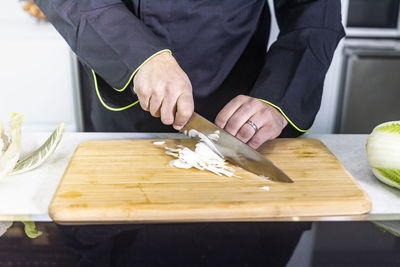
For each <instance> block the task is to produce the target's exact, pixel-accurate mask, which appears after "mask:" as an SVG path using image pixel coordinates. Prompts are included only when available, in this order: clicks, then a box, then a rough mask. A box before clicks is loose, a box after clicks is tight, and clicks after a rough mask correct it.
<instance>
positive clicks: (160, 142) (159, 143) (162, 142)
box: [153, 141, 165, 145]
mask: <svg viewBox="0 0 400 267" xmlns="http://www.w3.org/2000/svg"><path fill="white" fill-rule="evenodd" d="M153 144H155V145H163V144H165V141H154V142H153Z"/></svg>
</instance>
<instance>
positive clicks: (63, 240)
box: [0, 222, 400, 267]
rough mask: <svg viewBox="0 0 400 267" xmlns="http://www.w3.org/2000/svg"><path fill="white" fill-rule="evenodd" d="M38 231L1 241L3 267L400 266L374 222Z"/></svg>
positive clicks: (397, 242)
mask: <svg viewBox="0 0 400 267" xmlns="http://www.w3.org/2000/svg"><path fill="white" fill-rule="evenodd" d="M37 227H38V229H39V230H41V231H43V235H42V236H40V237H38V238H36V239H29V238H28V237H26V236H25V234H24V232H23V225H22V224H21V223H15V224H14V226H13V227H12V228H10V229H9V230H8V231H7V233H6V234H5V235H4V236H2V237H0V266H1V267H3V266H6V267H9V266H285V265H286V264H287V262H289V265H288V266H289V267H293V266H296V267H297V266H300V267H301V266H324V267H325V266H362V267H370V266H377V267H378V266H379V267H380V266H388V267H390V266H400V238H399V237H397V236H395V235H393V234H391V233H389V232H387V231H385V230H384V229H382V227H380V226H379V225H376V224H375V223H371V222H314V223H307V222H306V223H304V222H303V223H298V222H291V223H280V222H274V223H272V222H265V223H211V224H209V223H190V224H189V223H188V224H159V225H145V226H143V225H98V226H91V225H89V226H73V227H71V226H57V225H56V224H53V223H38V224H37ZM307 236H308V238H305V237H307ZM300 237H302V239H300V242H299V238H300ZM289 260H290V261H289Z"/></svg>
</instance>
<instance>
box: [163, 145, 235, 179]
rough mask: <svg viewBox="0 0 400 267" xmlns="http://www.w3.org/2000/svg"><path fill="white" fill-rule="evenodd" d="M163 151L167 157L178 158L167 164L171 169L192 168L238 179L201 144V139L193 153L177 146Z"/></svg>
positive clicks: (221, 160) (216, 156) (208, 148)
mask: <svg viewBox="0 0 400 267" xmlns="http://www.w3.org/2000/svg"><path fill="white" fill-rule="evenodd" d="M165 149H166V150H167V151H165V153H166V154H167V155H170V156H173V157H176V158H178V159H176V160H172V161H170V162H169V165H170V166H171V167H177V168H183V169H189V168H192V167H193V168H196V169H199V170H208V171H210V172H213V173H215V174H217V175H220V176H221V175H225V176H228V177H238V176H235V175H234V171H235V170H234V169H233V168H231V167H229V166H227V165H226V164H227V163H226V161H225V160H224V159H223V158H221V157H220V156H219V155H218V154H217V153H215V152H214V151H213V150H212V149H211V148H210V147H209V146H208V145H207V144H206V143H205V142H203V139H201V140H200V142H199V143H197V144H196V148H195V150H194V151H193V150H191V149H189V148H188V147H185V146H182V145H177V147H176V148H171V147H165ZM238 178H240V177H238Z"/></svg>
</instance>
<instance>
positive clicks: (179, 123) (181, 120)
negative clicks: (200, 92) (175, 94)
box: [174, 93, 194, 130]
mask: <svg viewBox="0 0 400 267" xmlns="http://www.w3.org/2000/svg"><path fill="white" fill-rule="evenodd" d="M176 109H177V111H176V115H175V120H174V128H175V130H180V129H181V128H182V127H183V126H184V125H185V124H186V123H187V121H188V120H189V119H190V117H191V116H192V114H193V111H194V103H193V96H192V94H187V93H186V94H182V95H180V96H179V98H178V100H177V102H176Z"/></svg>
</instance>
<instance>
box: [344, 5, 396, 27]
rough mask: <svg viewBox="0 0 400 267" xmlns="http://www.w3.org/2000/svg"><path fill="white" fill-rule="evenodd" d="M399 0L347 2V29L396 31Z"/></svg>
mask: <svg viewBox="0 0 400 267" xmlns="http://www.w3.org/2000/svg"><path fill="white" fill-rule="evenodd" d="M399 5H400V0H349V10H348V18H347V26H348V27H359V28H389V29H396V28H397V25H398V19H399Z"/></svg>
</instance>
